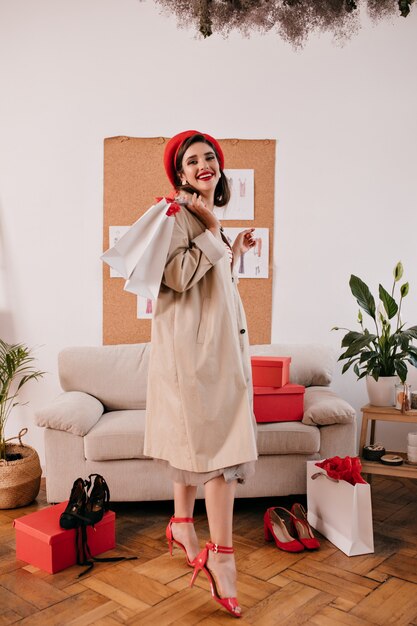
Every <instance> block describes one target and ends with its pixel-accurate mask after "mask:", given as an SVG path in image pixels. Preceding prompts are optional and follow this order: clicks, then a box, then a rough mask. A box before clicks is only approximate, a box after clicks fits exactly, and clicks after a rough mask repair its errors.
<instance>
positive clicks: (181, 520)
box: [165, 515, 195, 567]
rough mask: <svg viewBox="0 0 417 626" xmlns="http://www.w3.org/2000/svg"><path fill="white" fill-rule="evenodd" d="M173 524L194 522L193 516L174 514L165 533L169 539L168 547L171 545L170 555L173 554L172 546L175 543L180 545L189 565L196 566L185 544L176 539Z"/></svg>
mask: <svg viewBox="0 0 417 626" xmlns="http://www.w3.org/2000/svg"><path fill="white" fill-rule="evenodd" d="M172 524H194V518H193V517H175V515H173V516H172V517H171V519H170V520H169V522H168V526H167V528H166V531H165V535H166V538H167V540H168V547H169V553H170V555H171V556H172V546H173V544H174V543H175V545H176V546H178V547H179V548H181V550H183V551H184V553H185V560H186V561H187V565H189V566H190V567H194V561H195V559H194V560H193V561H190V559H189V557H188V554H187V550H186V549H185V546H184V545H183V544H182V543H181V542H180V541H177V540H176V539H174V536H173V534H172Z"/></svg>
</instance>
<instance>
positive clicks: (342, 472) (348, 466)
mask: <svg viewBox="0 0 417 626" xmlns="http://www.w3.org/2000/svg"><path fill="white" fill-rule="evenodd" d="M316 465H317V467H321V468H322V469H324V470H325V471H326V472H327V475H328V476H330V478H337V479H339V480H345V481H346V482H348V483H350V484H351V485H356V483H362V484H367V483H366V480H364V479H363V478H362V476H361V469H362V465H361V462H360V459H359V457H357V456H355V457H351V456H345V457H344V458H343V459H342V458H341V457H340V456H333V457H332V458H330V459H325V460H324V461H321V462H320V463H316Z"/></svg>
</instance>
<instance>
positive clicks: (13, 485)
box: [0, 339, 44, 509]
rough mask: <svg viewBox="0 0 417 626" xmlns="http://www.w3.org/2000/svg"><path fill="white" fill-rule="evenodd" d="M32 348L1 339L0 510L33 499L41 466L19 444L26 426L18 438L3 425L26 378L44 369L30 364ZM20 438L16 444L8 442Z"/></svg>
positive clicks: (33, 377)
mask: <svg viewBox="0 0 417 626" xmlns="http://www.w3.org/2000/svg"><path fill="white" fill-rule="evenodd" d="M33 361H34V357H33V356H32V355H31V350H30V349H29V348H27V347H26V346H25V345H23V344H14V345H10V344H8V343H6V342H5V341H3V340H2V339H0V509H12V508H16V507H18V506H25V505H26V504H28V503H29V502H32V500H34V499H35V498H36V496H37V495H38V493H39V487H40V479H41V474H42V470H41V466H40V462H39V457H38V454H37V452H36V450H34V448H31V447H30V446H26V445H24V444H23V443H22V439H21V438H22V436H23V435H24V434H26V432H27V429H26V428H25V429H22V430H21V432H20V433H19V435H18V436H17V437H12V438H11V439H6V438H5V428H6V422H7V419H8V417H9V416H10V412H11V411H12V409H13V408H14V407H15V406H17V405H19V404H20V402H19V401H18V399H17V398H18V394H19V392H20V390H21V388H22V387H23V385H25V384H26V383H27V382H28V381H29V380H36V379H38V378H40V377H41V376H43V373H44V372H41V371H39V370H36V369H35V368H34V367H33ZM12 439H19V444H11V443H9V442H10V441H11V440H12Z"/></svg>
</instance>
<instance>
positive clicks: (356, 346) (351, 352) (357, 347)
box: [344, 333, 376, 359]
mask: <svg viewBox="0 0 417 626" xmlns="http://www.w3.org/2000/svg"><path fill="white" fill-rule="evenodd" d="M375 339H376V335H371V334H370V333H368V334H363V335H361V337H360V339H357V340H356V341H353V342H352V343H351V344H350V346H349V347H348V349H347V350H346V352H345V353H344V358H345V359H346V358H349V357H352V356H355V355H356V354H359V353H360V352H362V350H363V349H364V348H366V347H367V346H369V344H371V343H372V342H373V341H374V340H375Z"/></svg>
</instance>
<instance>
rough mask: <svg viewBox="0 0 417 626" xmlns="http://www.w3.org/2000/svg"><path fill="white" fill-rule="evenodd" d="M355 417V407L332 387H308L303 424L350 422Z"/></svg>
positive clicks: (320, 424) (323, 424) (305, 395)
mask: <svg viewBox="0 0 417 626" xmlns="http://www.w3.org/2000/svg"><path fill="white" fill-rule="evenodd" d="M355 419H356V412H355V409H354V408H353V407H352V406H350V404H349V403H348V402H346V400H343V399H342V398H340V397H339V396H338V395H337V393H335V392H334V391H332V390H331V389H327V388H326V387H310V388H309V389H306V391H305V394H304V416H303V424H308V425H314V424H315V425H317V426H327V425H329V424H350V423H351V422H354V421H355Z"/></svg>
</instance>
